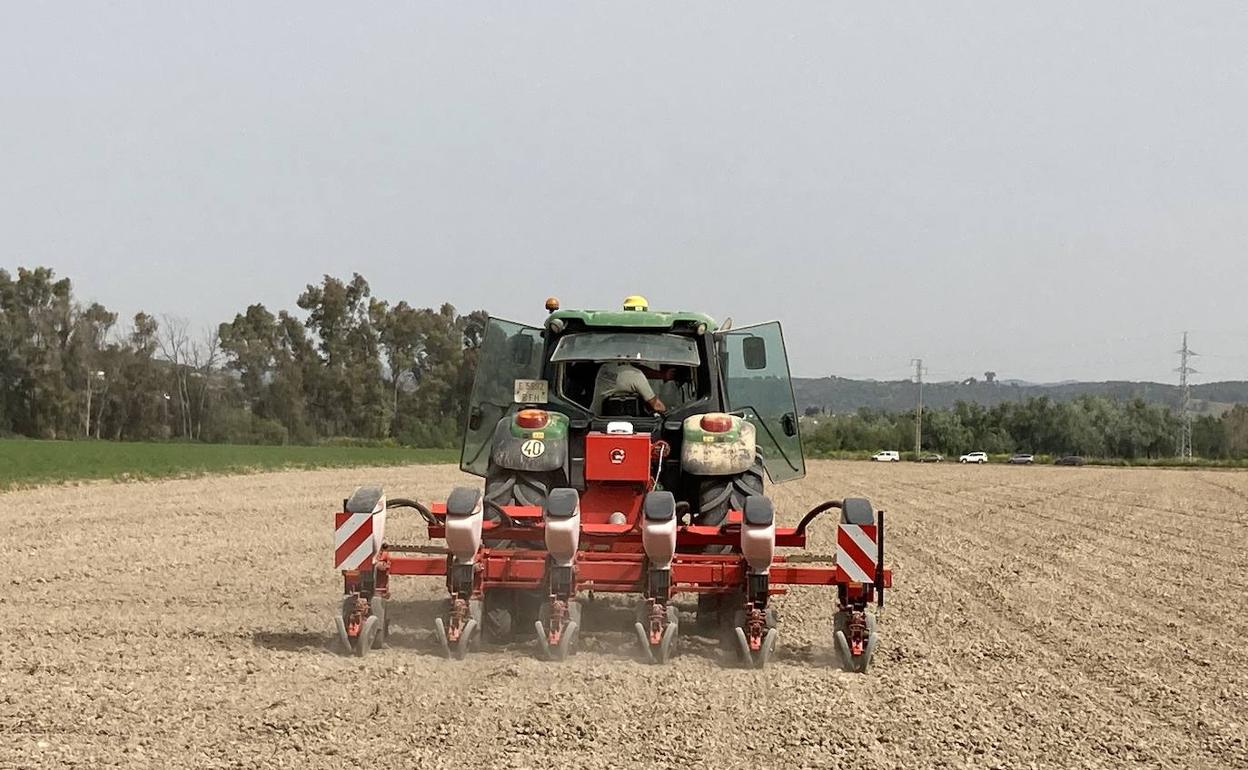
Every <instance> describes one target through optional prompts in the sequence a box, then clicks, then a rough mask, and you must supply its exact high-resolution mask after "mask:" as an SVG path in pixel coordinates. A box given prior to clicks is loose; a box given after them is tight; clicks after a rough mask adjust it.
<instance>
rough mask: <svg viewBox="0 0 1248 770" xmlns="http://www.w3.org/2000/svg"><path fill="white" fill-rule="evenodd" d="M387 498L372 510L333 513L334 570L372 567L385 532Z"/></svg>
mask: <svg viewBox="0 0 1248 770" xmlns="http://www.w3.org/2000/svg"><path fill="white" fill-rule="evenodd" d="M385 505H386V501H385V498H382V499H381V500H380V501H379V502H378V509H377V510H374V511H373V512H372V513H336V514H334V569H337V570H361V569H369V568H370V567H372V566H373V557H374V556H376V555H377V552H378V551H380V550H381V543H382V538H383V537H385V532H386V508H385Z"/></svg>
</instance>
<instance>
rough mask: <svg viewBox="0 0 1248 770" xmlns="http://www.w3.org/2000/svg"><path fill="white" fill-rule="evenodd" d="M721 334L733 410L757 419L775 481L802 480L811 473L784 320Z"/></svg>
mask: <svg viewBox="0 0 1248 770" xmlns="http://www.w3.org/2000/svg"><path fill="white" fill-rule="evenodd" d="M719 336H720V338H721V339H720V350H719V354H720V365H721V366H722V367H723V372H724V388H725V391H726V392H725V394H724V397H725V400H726V401H727V404H728V409H729V410H730V411H732V412H739V413H741V414H743V415H744V417H745V419H747V420H749V421H750V422H751V423H753V424H754V428H755V434H756V438H757V441H758V447H759V449H761V450H762V453H763V465H764V466H765V467H766V468H767V475H768V476H770V477H771V481H772V483H774V484H779V483H781V482H784V481H790V480H792V479H800V478H801V477H803V476H805V475H806V461H805V459H804V458H803V457H802V437H801V435H800V433H799V432H798V420H797V402H796V399H795V398H794V397H793V382H792V380H791V379H790V378H789V360H788V356H787V355H786V354H785V350H784V334H783V333H782V332H781V330H780V323H779V322H778V321H772V322H770V323H765V324H757V325H755V326H745V327H742V328H740V329H732V330H731V331H727V332H722V333H721V334H720V335H719Z"/></svg>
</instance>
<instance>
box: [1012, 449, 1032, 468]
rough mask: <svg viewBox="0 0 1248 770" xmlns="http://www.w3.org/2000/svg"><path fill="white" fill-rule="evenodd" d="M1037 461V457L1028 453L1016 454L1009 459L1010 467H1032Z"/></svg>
mask: <svg viewBox="0 0 1248 770" xmlns="http://www.w3.org/2000/svg"><path fill="white" fill-rule="evenodd" d="M1035 461H1036V458H1035V456H1034V455H1029V454H1027V453H1026V452H1015V453H1014V454H1013V455H1011V456H1010V459H1009V463H1010V465H1031V464H1032V463H1034V462H1035Z"/></svg>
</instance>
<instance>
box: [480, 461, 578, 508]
mask: <svg viewBox="0 0 1248 770" xmlns="http://www.w3.org/2000/svg"><path fill="white" fill-rule="evenodd" d="M563 485H564V481H563V473H561V472H560V471H543V472H529V471H513V470H509V469H507V468H495V467H494V466H493V465H491V466H490V469H489V471H487V472H486V476H485V499H486V500H487V501H489V502H492V503H494V504H495V505H499V506H503V505H538V506H540V505H545V504H546V495H547V494H549V492H550V490H552V489H554V488H556V487H559V486H563ZM497 515H498V514H497V512H496V511H492V510H490V508H489V507H487V508H486V510H485V517H486V518H487V519H493V518H495V517H496V516H497Z"/></svg>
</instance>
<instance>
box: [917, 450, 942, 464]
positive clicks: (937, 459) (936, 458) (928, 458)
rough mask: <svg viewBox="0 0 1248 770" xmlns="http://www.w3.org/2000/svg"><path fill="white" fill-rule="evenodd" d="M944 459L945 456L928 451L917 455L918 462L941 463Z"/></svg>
mask: <svg viewBox="0 0 1248 770" xmlns="http://www.w3.org/2000/svg"><path fill="white" fill-rule="evenodd" d="M944 461H945V456H944V455H942V454H937V453H936V452H928V453H926V454H922V455H919V462H921V463H943V462H944Z"/></svg>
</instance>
